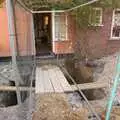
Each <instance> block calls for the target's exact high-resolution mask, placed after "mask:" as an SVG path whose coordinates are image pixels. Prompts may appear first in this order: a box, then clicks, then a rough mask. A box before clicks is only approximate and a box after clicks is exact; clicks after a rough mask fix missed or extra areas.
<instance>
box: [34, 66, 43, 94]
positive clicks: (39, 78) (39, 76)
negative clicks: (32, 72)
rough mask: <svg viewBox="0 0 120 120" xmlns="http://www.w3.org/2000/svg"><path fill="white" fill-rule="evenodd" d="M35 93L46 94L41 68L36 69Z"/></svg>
mask: <svg viewBox="0 0 120 120" xmlns="http://www.w3.org/2000/svg"><path fill="white" fill-rule="evenodd" d="M35 93H44V86H43V73H42V70H41V68H39V67H37V68H36V86H35Z"/></svg>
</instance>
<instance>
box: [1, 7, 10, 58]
mask: <svg viewBox="0 0 120 120" xmlns="http://www.w3.org/2000/svg"><path fill="white" fill-rule="evenodd" d="M7 20H8V19H7V13H6V8H5V6H4V7H3V8H0V57H5V56H10V47H9V39H8V22H7Z"/></svg>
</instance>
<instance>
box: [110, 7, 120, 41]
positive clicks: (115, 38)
mask: <svg viewBox="0 0 120 120" xmlns="http://www.w3.org/2000/svg"><path fill="white" fill-rule="evenodd" d="M116 11H120V9H114V10H113V14H112V24H111V35H110V40H120V37H114V36H113V28H114V21H115V12H116Z"/></svg>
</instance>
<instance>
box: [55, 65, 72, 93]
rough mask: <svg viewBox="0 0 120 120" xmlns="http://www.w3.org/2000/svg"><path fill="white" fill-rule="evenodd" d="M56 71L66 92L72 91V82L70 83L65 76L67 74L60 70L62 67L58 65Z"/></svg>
mask: <svg viewBox="0 0 120 120" xmlns="http://www.w3.org/2000/svg"><path fill="white" fill-rule="evenodd" d="M54 72H55V73H56V76H57V80H58V81H60V83H61V86H62V88H63V90H64V91H65V92H68V91H72V88H71V86H70V84H69V83H68V81H67V79H66V78H65V76H64V74H63V73H62V71H61V70H60V68H59V67H56V68H55V69H54Z"/></svg>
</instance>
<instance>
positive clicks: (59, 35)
mask: <svg viewBox="0 0 120 120" xmlns="http://www.w3.org/2000/svg"><path fill="white" fill-rule="evenodd" d="M66 32H67V31H66V16H65V15H57V16H55V38H56V40H66Z"/></svg>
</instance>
